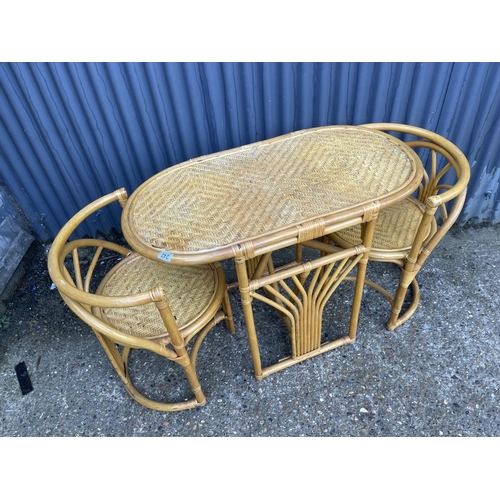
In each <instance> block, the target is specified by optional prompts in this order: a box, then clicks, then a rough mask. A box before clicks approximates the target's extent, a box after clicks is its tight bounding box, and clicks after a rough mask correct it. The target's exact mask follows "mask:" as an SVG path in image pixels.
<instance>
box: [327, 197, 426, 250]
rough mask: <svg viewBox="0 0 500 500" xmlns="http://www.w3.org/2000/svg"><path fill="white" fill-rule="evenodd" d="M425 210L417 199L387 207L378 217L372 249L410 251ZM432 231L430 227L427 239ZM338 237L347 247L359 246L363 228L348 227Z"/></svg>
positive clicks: (409, 199)
mask: <svg viewBox="0 0 500 500" xmlns="http://www.w3.org/2000/svg"><path fill="white" fill-rule="evenodd" d="M424 210H425V205H424V204H423V203H422V202H419V201H418V200H417V199H415V198H408V199H406V200H403V201H401V202H400V203H398V204H397V205H391V206H389V207H387V208H386V209H385V210H383V211H382V212H381V213H380V215H379V217H378V221H377V230H376V231H375V234H374V235H373V242H372V247H373V248H374V249H379V248H380V249H386V248H390V249H406V250H408V249H409V248H410V247H411V245H412V243H413V240H414V239H415V234H416V233H417V229H418V226H419V225H420V221H421V220H422V216H423V214H424ZM389 228H390V230H389ZM430 229H431V228H430V227H429V230H428V231H427V235H426V238H427V236H428V235H429V233H430ZM336 236H337V238H342V240H344V241H345V242H346V245H358V244H359V243H361V227H360V226H359V225H358V226H351V227H348V228H347V229H343V230H342V231H339V232H338V233H337V234H336Z"/></svg>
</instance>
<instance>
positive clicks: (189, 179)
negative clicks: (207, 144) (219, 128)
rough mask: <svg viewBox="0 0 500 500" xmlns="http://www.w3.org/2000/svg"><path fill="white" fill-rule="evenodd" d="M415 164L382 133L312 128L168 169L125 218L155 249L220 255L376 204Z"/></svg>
mask: <svg viewBox="0 0 500 500" xmlns="http://www.w3.org/2000/svg"><path fill="white" fill-rule="evenodd" d="M412 161H413V160H412V158H411V157H409V156H408V153H407V151H406V150H404V149H403V148H402V147H401V145H400V144H399V141H397V140H394V139H393V138H390V137H389V136H385V135H384V134H377V133H375V132H374V131H369V130H363V129H359V128H356V127H339V126H335V127H322V128H319V129H310V130H305V131H301V132H295V133H292V134H288V135H286V136H282V137H279V138H276V139H275V140H270V141H264V142H262V143H256V144H253V145H249V146H244V147H242V148H239V149H234V150H230V151H227V152H224V153H221V154H219V155H211V156H210V157H204V158H199V159H197V160H192V161H189V162H186V163H183V164H180V165H178V166H176V167H173V168H170V169H167V171H164V172H162V173H160V174H157V175H156V176H154V177H153V178H152V179H150V180H149V181H147V183H146V184H145V185H147V189H141V188H139V191H140V196H137V197H136V198H135V199H133V201H132V204H131V206H130V208H129V211H128V217H129V218H130V220H131V225H133V227H134V230H135V231H136V233H137V236H138V237H139V238H140V239H142V240H143V241H146V242H148V243H149V245H151V246H152V247H154V248H158V249H167V250H172V251H176V250H178V251H197V250H200V249H202V248H217V247H221V246H223V245H226V244H229V243H234V242H235V241H241V240H244V239H246V238H249V237H253V236H256V235H262V234H266V233H268V232H270V231H273V230H275V229H276V228H284V227H287V226H290V225H293V224H296V223H298V222H302V221H304V220H307V219H310V218H313V217H317V216H318V215H321V214H326V213H332V212H335V211H336V210H339V209H342V208H345V207H349V206H355V205H356V204H358V203H362V202H367V201H369V200H376V199H378V198H379V197H380V196H383V195H384V194H386V193H389V192H391V190H394V189H395V188H399V187H401V186H402V185H404V184H405V182H407V181H408V179H410V178H411V177H412V176H413V175H414V170H415V166H414V165H412ZM395 165H397V168H396V167H395ZM163 174H167V175H163ZM145 185H143V186H145ZM171 192H175V195H174V196H172V197H169V193H171ZM133 197H134V196H132V197H131V198H133ZM207 222H209V223H207Z"/></svg>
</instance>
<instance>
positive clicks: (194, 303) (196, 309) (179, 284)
mask: <svg viewBox="0 0 500 500" xmlns="http://www.w3.org/2000/svg"><path fill="white" fill-rule="evenodd" d="M126 199H127V194H126V192H125V190H124V189H120V190H118V191H115V192H114V193H111V194H109V195H106V196H103V197H102V198H99V199H98V200H96V201H94V202H93V203H91V204H90V205H88V206H87V207H85V208H83V209H82V210H80V211H79V212H78V213H77V214H76V215H75V216H74V217H72V218H71V219H70V220H69V221H68V222H67V223H66V224H65V225H64V226H63V228H62V229H61V231H60V232H59V234H58V235H57V236H56V238H55V239H54V242H53V244H52V246H51V249H50V252H49V256H48V268H49V273H50V276H51V278H52V280H53V281H54V284H55V285H56V286H57V288H58V290H59V292H60V294H61V297H62V298H63V300H64V301H65V302H66V304H67V305H68V306H69V308H70V309H71V310H72V311H73V312H74V313H75V314H76V315H77V316H78V317H80V318H81V319H82V320H83V321H85V322H86V323H87V324H88V325H89V326H90V327H91V328H92V330H93V331H94V333H95V335H96V337H97V338H98V340H99V342H100V343H101V345H102V347H103V349H104V351H105V352H106V354H107V356H108V357H109V360H110V361H111V364H112V366H113V367H114V369H115V370H116V372H117V373H118V375H119V376H120V378H121V380H122V382H123V383H124V385H125V388H126V390H127V392H128V393H129V394H130V395H131V396H132V397H133V398H134V399H135V400H136V401H137V402H139V403H140V404H142V405H143V406H146V407H147V408H151V409H155V410H160V411H179V410H186V409H189V408H194V407H196V406H201V405H204V404H205V403H206V399H205V395H204V394H203V391H202V389H201V386H200V383H199V381H198V377H197V375H196V358H197V355H198V351H199V349H200V346H201V343H202V342H203V340H204V338H205V337H206V335H207V334H208V332H209V331H210V330H211V329H212V328H213V327H214V326H215V325H216V324H217V323H219V322H220V321H222V320H225V321H226V325H227V327H228V329H229V330H230V331H231V333H234V322H233V319H232V315H231V306H230V303H229V297H228V293H227V286H226V281H225V277H224V272H223V270H222V267H221V266H220V264H218V263H216V264H206V265H200V266H191V267H187V268H186V267H179V266H174V265H170V264H166V263H159V262H156V261H151V260H148V259H146V258H144V257H142V256H139V255H137V254H134V253H131V252H130V250H128V249H127V248H124V247H122V246H120V245H118V244H116V243H112V242H108V241H105V240H98V239H77V240H71V241H70V240H69V238H70V236H71V235H72V233H73V232H74V230H75V229H76V228H77V227H78V226H79V224H81V223H82V222H83V221H84V220H85V219H86V218H87V217H89V216H90V215H91V214H93V213H94V212H96V211H97V210H100V209H103V208H104V207H106V205H108V204H110V203H112V202H113V201H116V200H119V201H120V204H121V205H122V206H123V205H124V204H125V202H126ZM113 260H116V261H117V262H118V263H117V264H115V265H114V267H112V268H111V270H110V271H108V272H107V274H106V275H105V276H104V278H103V279H102V281H101V283H100V285H99V286H97V292H96V293H92V292H91V291H92V290H93V289H94V288H96V286H95V285H94V284H93V277H94V276H95V275H96V274H97V273H96V269H98V268H99V266H98V264H99V263H101V264H104V263H110V262H111V263H112V262H113ZM66 261H67V262H68V265H66ZM191 341H192V343H191ZM134 349H144V350H149V351H152V352H154V353H156V354H158V355H159V356H162V357H164V358H166V359H168V360H170V361H171V362H173V363H176V364H178V365H180V366H181V367H182V369H183V370H184V374H185V377H186V380H187V383H188V386H187V389H188V390H189V389H190V390H191V392H192V394H193V397H191V398H190V399H189V398H186V399H184V400H181V401H168V402H167V401H157V400H156V399H153V398H150V397H148V396H146V395H144V394H143V393H142V392H141V391H139V390H138V389H137V388H136V386H135V385H134V383H133V381H132V379H131V375H130V373H129V367H128V366H129V365H128V360H129V356H130V353H131V352H132V351H133V350H134ZM146 375H147V374H146ZM174 378H175V377H174Z"/></svg>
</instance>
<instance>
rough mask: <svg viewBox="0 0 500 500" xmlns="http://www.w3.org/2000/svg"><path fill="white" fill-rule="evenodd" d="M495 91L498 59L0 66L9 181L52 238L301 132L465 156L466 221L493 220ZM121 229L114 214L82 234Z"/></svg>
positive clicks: (4, 175) (3, 163) (498, 196)
mask: <svg viewBox="0 0 500 500" xmlns="http://www.w3.org/2000/svg"><path fill="white" fill-rule="evenodd" d="M499 89H500V65H499V63H466V62H461V63H453V62H442V63H435V62H419V63H417V62H411V63H410V62H393V63H391V62H386V63H345V62H344V63H335V62H307V63H301V62H290V63H279V62H271V63H259V62H253V63H252V62H234V63H231V62H223V63H216V62H214V63H206V62H204V63H194V62H193V63H33V64H30V63H0V100H1V101H2V102H0V104H1V107H0V175H1V180H2V182H3V183H4V184H5V187H6V188H7V189H8V191H9V192H10V193H11V194H12V195H13V196H14V198H15V199H17V201H18V202H19V204H20V206H21V208H22V209H23V210H24V212H25V214H26V216H27V218H28V219H29V221H30V223H31V224H32V226H33V230H34V232H35V234H36V236H37V237H38V238H40V239H42V240H44V241H45V240H48V239H50V238H52V237H53V236H54V235H55V234H56V233H57V231H58V230H59V228H60V227H61V226H62V225H63V224H64V222H65V221H66V220H67V219H68V218H69V217H71V216H72V215H73V214H74V213H75V212H76V211H77V210H78V209H79V208H81V207H82V206H84V205H86V204H87V203H89V202H90V201H92V200H93V199H96V198H97V197H99V196H101V195H103V194H105V193H107V192H111V191H113V190H114V189H117V188H119V187H122V186H123V187H125V188H126V189H127V190H128V191H129V192H131V191H132V190H133V189H135V188H136V187H137V186H138V185H139V184H140V183H141V182H143V181H144V180H146V179H147V178H149V177H150V176H152V175H153V174H155V173H156V172H159V171H160V170H163V169H164V168H168V167H169V166H171V165H174V164H176V163H180V162H182V161H184V160H187V159H190V158H194V157H196V156H200V155H205V154H209V153H212V152H215V151H219V150H223V149H229V148H233V147H237V146H240V145H243V144H249V143H251V142H255V141H260V140H263V139H267V138H270V137H273V136H276V135H281V134H285V133H288V132H291V131H293V130H298V129H302V128H309V127H317V126H322V125H328V124H361V123H369V122H381V121H388V122H401V123H409V124H412V125H416V126H420V127H423V128H427V129H430V130H433V131H436V132H437V133H440V134H442V135H443V136H445V137H447V138H449V139H450V140H451V141H453V142H454V143H456V144H457V145H458V146H459V147H460V148H461V149H462V150H463V151H464V153H465V154H466V156H467V157H468V159H469V161H470V163H471V165H472V178H471V182H470V185H469V191H468V196H467V201H466V204H465V207H464V210H463V213H462V216H461V218H460V221H459V222H460V223H462V224H463V223H465V222H467V221H469V220H475V221H488V222H491V223H497V222H500V207H499V205H500V203H499V202H500V187H499V183H500V174H499V162H500V141H498V135H499V134H500V91H499ZM119 224H120V222H119V211H116V212H115V213H114V215H113V216H112V217H111V218H109V219H104V218H102V217H101V218H99V217H97V218H96V219H95V220H92V221H90V223H89V224H87V225H86V226H85V227H84V230H85V231H86V232H88V233H89V234H90V233H91V232H92V231H95V229H96V228H98V229H99V230H100V231H103V232H106V231H109V230H110V229H111V228H112V227H115V228H117V229H119ZM95 225H96V226H95Z"/></svg>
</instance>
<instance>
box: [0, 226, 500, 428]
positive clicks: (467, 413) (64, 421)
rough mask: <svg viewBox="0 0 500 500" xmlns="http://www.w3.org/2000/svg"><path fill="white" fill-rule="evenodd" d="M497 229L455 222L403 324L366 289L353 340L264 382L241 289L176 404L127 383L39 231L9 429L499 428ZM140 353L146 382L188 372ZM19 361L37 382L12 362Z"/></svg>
mask: <svg viewBox="0 0 500 500" xmlns="http://www.w3.org/2000/svg"><path fill="white" fill-rule="evenodd" d="M499 230H500V227H499V226H485V227H472V226H468V227H463V228H459V227H456V228H453V229H452V231H451V232H450V233H448V235H446V237H445V239H444V240H443V241H442V242H441V244H440V245H439V246H438V247H437V249H436V250H435V251H434V253H433V254H432V255H431V257H430V258H429V259H428V260H427V262H426V264H425V266H424V268H423V269H422V271H421V272H420V274H419V283H420V285H421V302H420V306H419V308H418V310H417V312H416V313H415V315H414V316H413V317H412V319H411V320H410V321H409V322H407V323H406V324H405V325H403V326H401V327H399V328H398V329H396V331H393V332H389V331H387V330H386V329H385V321H386V320H387V318H388V315H389V305H388V303H387V302H385V300H384V299H383V298H382V297H381V296H380V295H379V294H378V293H377V292H375V291H374V290H372V289H367V290H366V292H365V294H364V299H363V305H362V309H361V317H360V323H359V328H358V335H357V341H356V343H355V344H353V345H350V346H344V347H341V348H339V349H336V350H334V351H331V352H329V353H326V354H324V355H321V356H318V357H316V358H312V359H309V360H307V361H305V362H303V363H301V364H299V365H296V366H293V367H291V368H288V369H286V370H284V371H281V372H278V373H275V374H273V375H271V376H269V377H267V378H266V379H264V380H262V381H257V380H256V379H255V378H254V377H253V370H252V364H251V359H250V353H249V349H248V344H247V339H246V332H245V328H244V322H243V317H242V313H241V308H240V305H239V301H238V295H237V292H232V294H231V301H232V305H233V312H234V315H235V319H236V325H237V332H236V335H235V336H231V335H230V334H229V333H228V332H227V331H226V330H225V327H224V326H223V323H221V324H219V325H218V326H217V327H216V328H214V330H213V331H212V332H211V334H210V335H209V336H208V337H207V339H206V340H205V342H204V344H203V347H202V349H201V351H200V354H199V357H198V374H199V378H200V381H201V384H202V387H203V388H204V391H205V394H206V396H207V404H206V406H204V407H201V408H197V409H194V410H189V411H184V412H177V413H161V412H157V411H152V410H148V409H146V408H144V407H142V406H141V405H139V404H138V403H136V402H135V401H134V400H132V399H131V398H130V397H129V396H128V394H127V393H126V391H125V389H124V387H123V385H122V384H121V381H120V379H119V378H118V376H117V375H116V373H115V372H114V371H113V369H112V367H111V365H110V364H109V362H108V359H107V358H106V357H105V355H104V352H103V351H102V349H101V347H100V344H99V343H98V341H97V339H96V338H95V337H94V334H93V333H92V331H91V330H90V328H88V327H87V326H86V325H85V324H83V323H82V322H81V321H80V320H79V319H78V318H76V317H75V316H74V315H73V314H72V313H71V311H69V310H68V308H67V307H66V306H64V305H63V303H62V300H61V299H60V297H59V295H58V292H57V290H52V289H51V279H50V277H49V275H48V274H47V271H46V252H47V248H45V247H44V246H43V245H40V244H38V243H35V244H34V246H32V248H31V250H30V253H29V255H28V256H27V257H26V259H28V258H29V259H30V260H29V263H28V264H27V272H26V275H25V277H24V280H23V281H22V282H21V283H20V285H19V287H18V288H17V290H16V293H15V295H14V296H13V298H12V299H11V301H10V302H9V304H8V306H7V311H6V314H5V316H3V317H2V318H0V324H1V325H0V326H2V328H1V329H0V395H1V396H0V436H3V437H7V436H12V437H15V436H158V437H159V436H221V437H222V436H240V437H243V436H290V437H297V436H311V437H312V436H314V437H330V436H343V437H364V436H387V437H390V436H392V437H402V436H408V437H410V436H429V437H439V436H454V437H459V436H464V437H465V436H477V437H498V436H500V390H499V387H500V298H499V297H500V295H499V293H498V289H499V284H500V239H499V234H500V232H499ZM278 258H279V256H278ZM230 264H231V263H228V266H227V267H226V270H227V274H228V279H230V278H231V273H232V272H233V270H232V267H231V265H230ZM369 273H370V276H372V277H373V278H374V279H377V280H379V281H381V282H387V283H388V284H389V283H395V281H394V280H395V278H396V276H397V272H396V269H395V268H394V269H393V268H392V267H391V266H390V265H380V264H379V265H372V264H370V266H369ZM350 286H351V285H350V284H349V283H348V284H345V285H343V286H342V287H341V288H342V289H339V293H337V294H334V296H333V297H332V299H331V301H330V303H329V306H328V308H327V310H326V311H325V331H326V333H327V334H329V335H335V334H337V333H338V332H340V333H342V334H343V333H344V331H345V327H346V324H347V323H346V322H347V315H346V305H347V304H348V302H349V292H350V289H349V287H350ZM255 314H256V322H257V324H258V328H259V332H260V336H261V337H260V338H261V339H262V345H263V356H264V361H266V360H267V361H270V362H272V361H273V360H274V359H275V358H276V356H277V355H279V354H277V351H279V350H280V349H281V348H282V346H284V345H285V344H284V343H283V342H284V341H285V340H286V333H285V332H284V330H283V326H282V323H281V322H280V319H279V317H277V316H276V315H275V314H273V313H269V312H268V311H266V310H264V309H262V308H259V307H256V312H255ZM134 359H135V361H134V363H133V366H132V369H134V370H135V373H137V383H138V385H140V386H143V387H146V388H148V390H150V391H152V392H153V393H161V391H162V390H164V388H165V385H166V383H167V382H168V381H169V380H170V381H174V382H175V381H176V380H177V378H176V377H177V375H176V374H174V375H172V376H170V375H165V374H166V373H167V372H166V370H167V369H168V366H166V365H165V364H163V363H159V362H158V361H157V359H156V358H152V357H151V356H148V355H139V356H137V357H136V358H134ZM150 361H153V363H152V364H149V365H148V363H149V362H150ZM20 362H25V364H26V367H27V370H28V372H29V376H30V379H31V382H32V385H33V390H32V391H31V392H29V393H28V394H26V395H23V394H22V392H21V389H20V385H19V382H18V378H17V377H16V372H15V369H14V367H15V366H16V365H17V364H18V363H20ZM165 378H167V380H165Z"/></svg>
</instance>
